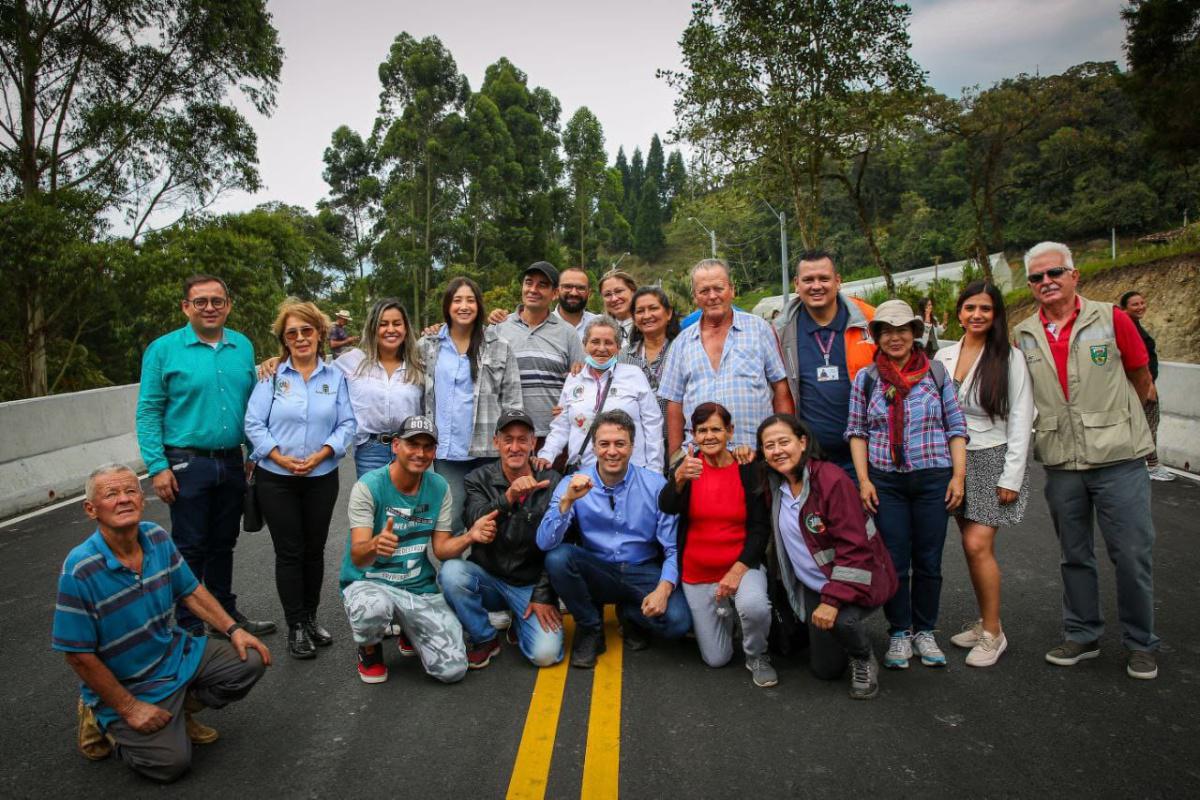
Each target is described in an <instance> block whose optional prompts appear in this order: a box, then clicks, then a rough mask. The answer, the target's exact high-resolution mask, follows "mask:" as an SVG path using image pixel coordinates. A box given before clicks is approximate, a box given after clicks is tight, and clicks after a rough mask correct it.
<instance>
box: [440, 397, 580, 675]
mask: <svg viewBox="0 0 1200 800" xmlns="http://www.w3.org/2000/svg"><path fill="white" fill-rule="evenodd" d="M535 440H536V437H535V436H534V434H533V420H531V419H530V418H529V415H528V414H526V413H525V412H524V411H520V410H515V409H510V410H508V411H505V412H504V413H503V414H501V415H500V419H499V421H498V422H497V423H496V435H495V436H494V437H493V438H492V443H493V444H494V445H495V447H496V450H497V451H498V452H499V453H500V459H499V460H498V461H494V462H492V463H490V464H487V465H485V466H482V467H479V468H478V469H476V470H473V471H472V472H470V473H468V474H467V477H466V480H465V481H464V485H465V488H466V496H467V499H466V506H465V508H464V509H463V524H464V525H466V526H468V527H469V528H470V530H472V531H473V530H475V527H474V526H475V525H476V524H477V523H479V522H480V521H481V520H484V521H486V520H489V519H490V520H494V522H495V534H494V535H493V536H492V537H491V538H488V536H487V534H486V532H480V533H479V534H477V535H476V536H475V537H474V538H473V537H472V535H471V533H469V532H468V533H466V534H463V535H462V536H450V535H449V534H446V533H442V532H437V533H435V534H434V536H433V552H434V555H436V556H437V557H438V558H440V559H442V561H443V563H442V572H441V575H440V578H439V579H440V581H441V584H442V591H443V592H444V593H445V596H446V602H447V603H449V604H450V607H451V608H452V609H454V613H455V614H457V615H458V618H459V620H460V621H461V622H462V625H463V628H464V629H465V631H466V635H467V641H468V642H470V643H471V644H470V645H469V646H468V647H467V665H468V667H470V668H471V669H482V668H483V667H486V666H487V665H488V663H489V662H490V661H491V659H492V656H494V655H496V654H497V653H499V652H500V639H499V636H498V635H497V634H496V631H495V629H494V628H492V626H491V624H490V623H489V622H488V612H489V611H510V610H511V611H512V613H513V618H514V620H515V621H514V623H513V625H512V627H510V628H509V631H510V633H509V635H510V636H512V635H514V633H515V635H516V637H517V644H518V645H519V646H520V648H521V652H522V653H523V654H524V655H525V657H526V658H528V659H529V660H530V661H531V662H532V663H533V664H534V665H535V666H538V667H548V666H550V665H551V664H557V663H558V662H559V661H561V660H562V657H563V634H562V618H561V617H560V616H559V613H558V598H557V596H556V595H555V594H554V590H553V589H552V588H551V586H550V578H549V576H548V575H547V574H546V569H545V566H544V562H545V554H544V553H543V552H542V551H541V550H540V549H539V548H538V546H537V529H538V525H539V524H541V521H542V515H544V514H545V513H546V507H547V506H548V505H549V504H550V496H551V495H552V494H553V493H554V488H555V487H556V486H557V485H558V482H559V481H560V480H561V479H562V476H561V475H559V474H558V473H557V472H555V471H554V470H550V469H545V470H535V469H534V468H533V464H532V462H531V460H530V457H531V456H532V455H533V452H534V443H535ZM468 548H470V554H469V555H467V556H465V557H463V554H464V553H465V552H467V549H468Z"/></svg>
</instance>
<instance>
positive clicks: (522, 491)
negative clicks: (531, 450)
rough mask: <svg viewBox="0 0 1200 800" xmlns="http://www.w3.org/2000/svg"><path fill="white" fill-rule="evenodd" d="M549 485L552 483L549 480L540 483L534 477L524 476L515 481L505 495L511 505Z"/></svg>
mask: <svg viewBox="0 0 1200 800" xmlns="http://www.w3.org/2000/svg"><path fill="white" fill-rule="evenodd" d="M549 485H550V481H548V480H544V481H539V480H538V479H537V478H535V477H534V476H532V475H522V476H521V477H519V478H517V479H516V480H515V481H513V482H512V484H511V485H510V486H509V487H508V489H506V490H505V492H504V493H505V494H506V495H507V497H508V502H509V504H510V505H511V504H513V503H515V502H517V501H518V500H520V499H521V498H523V497H525V495H528V494H532V493H533V492H536V491H537V490H538V489H545V488H546V487H547V486H549Z"/></svg>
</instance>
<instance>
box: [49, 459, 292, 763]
mask: <svg viewBox="0 0 1200 800" xmlns="http://www.w3.org/2000/svg"><path fill="white" fill-rule="evenodd" d="M86 497H87V499H86V500H84V503H83V508H84V511H85V512H86V513H87V515H88V516H89V517H91V518H92V519H94V520H96V523H97V528H96V531H95V532H94V533H93V534H92V535H91V536H90V537H88V538H87V540H86V541H84V542H83V543H82V544H80V545H79V546H78V547H76V548H75V549H73V550H72V551H71V552H70V554H69V555H68V556H67V559H66V561H65V562H64V563H63V570H62V574H61V575H60V576H59V579H58V597H57V599H56V602H55V608H54V631H53V634H52V646H53V648H54V649H55V650H58V651H60V652H62V653H65V654H66V659H67V663H68V664H69V665H70V666H71V668H72V669H73V670H75V672H76V673H77V674H78V675H79V677H80V679H81V681H82V686H81V695H82V696H81V697H80V700H79V707H78V713H79V726H78V732H79V749H80V751H81V752H82V753H83V754H84V755H85V756H87V757H88V758H90V759H93V760H96V759H101V758H105V757H107V756H108V755H109V754H110V753H111V752H114V751H115V752H116V754H117V756H118V758H120V759H121V760H122V761H124V762H125V763H127V764H128V765H129V766H130V767H132V768H133V769H134V770H136V771H137V772H139V773H141V774H143V775H145V776H147V777H149V778H152V779H154V780H158V781H162V782H169V781H172V780H174V779H175V778H177V777H179V776H180V775H182V774H183V773H184V771H186V770H187V768H188V766H189V765H190V764H191V757H192V743H193V742H194V743H197V744H207V743H209V742H212V741H215V740H216V738H217V732H216V731H215V730H213V729H212V728H209V727H208V726H206V725H203V724H201V723H199V722H197V721H196V720H194V719H192V713H193V712H194V711H198V710H200V709H202V708H205V707H211V708H221V707H222V706H224V705H226V704H227V703H230V702H232V701H234V700H240V699H242V698H243V697H245V696H246V693H247V692H249V691H250V689H251V687H253V686H254V684H255V683H256V682H257V681H258V679H259V678H261V677H262V674H263V669H264V667H265V666H266V665H268V664H270V663H271V654H270V652H269V651H268V650H267V648H266V646H264V645H263V644H262V642H260V641H259V640H258V639H256V638H255V637H254V636H252V635H251V634H249V633H247V632H246V631H245V630H243V629H242V626H241V624H240V623H238V622H235V621H234V619H233V617H231V616H230V615H229V614H228V613H227V612H226V611H225V609H224V608H222V607H221V604H220V603H219V602H217V600H216V598H214V597H213V596H212V594H211V593H210V592H209V591H208V590H207V589H205V588H204V587H203V586H201V585H200V583H199V582H198V581H197V580H196V577H195V576H194V575H193V574H192V571H191V569H189V568H188V565H187V563H186V562H185V561H184V560H183V558H182V557H181V556H180V555H179V551H178V550H177V549H176V548H175V545H174V543H172V541H171V537H170V535H169V534H168V533H167V532H166V531H165V530H163V529H162V528H161V527H159V526H158V525H155V524H154V523H152V522H142V508H143V504H144V497H143V495H142V489H141V485H140V484H139V483H138V479H137V475H136V474H134V472H133V470H131V469H130V468H129V467H127V466H124V465H122V464H106V465H104V466H102V467H99V468H97V469H96V470H95V471H93V472H92V474H91V475H90V476H89V477H88V481H87V496H86ZM176 603H181V604H182V605H183V606H185V607H186V608H187V609H188V610H189V611H191V612H192V613H193V614H195V615H196V617H198V618H199V619H201V620H202V621H204V622H207V623H208V624H209V625H211V626H212V627H213V628H215V629H217V630H219V631H224V632H225V634H226V635H227V636H228V637H229V641H228V642H225V641H215V640H210V639H208V638H207V637H204V636H191V635H189V634H188V633H185V632H184V630H183V629H182V628H180V627H179V626H178V625H177V624H176V623H175V619H174V613H175V605H176Z"/></svg>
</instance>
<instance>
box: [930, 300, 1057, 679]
mask: <svg viewBox="0 0 1200 800" xmlns="http://www.w3.org/2000/svg"><path fill="white" fill-rule="evenodd" d="M956 308H957V314H958V321H959V322H960V323H962V327H963V338H962V339H961V340H960V341H958V342H956V343H954V344H953V345H950V346H949V347H946V348H944V349H942V350H939V351H938V352H937V355H936V356H935V357H936V358H937V360H938V361H941V362H942V363H943V364H945V365H946V372H947V373H948V374H949V375H951V376H953V378H954V384H955V386H957V387H958V403H959V406H960V407H961V408H962V410H963V414H964V415H965V416H966V418H967V428H968V430H969V433H970V440H969V442H968V444H967V481H966V495H965V497H964V499H963V503H962V506H961V507H960V509H959V511H958V514H957V516H956V519H957V522H958V527H959V530H960V531H961V532H962V541H963V552H964V553H965V554H966V557H967V566H968V568H969V569H970V572H971V583H972V584H973V585H974V587H975V598H976V600H978V602H979V619H978V620H976V621H975V622H972V623H968V624H967V625H966V626H964V628H963V631H962V632H961V633H959V634H957V635H955V636H952V637H951V638H950V641H952V642H953V643H954V644H956V645H958V646H959V647H968V648H971V652H970V653H968V654H967V664H968V666H973V667H990V666H991V665H992V664H995V663H996V661H997V659H999V658H1000V654H1001V653H1003V652H1004V650H1005V649H1006V648H1007V647H1008V640H1007V638H1006V637H1005V635H1004V631H1003V630H1002V629H1001V627H1000V567H999V565H998V564H997V563H996V554H995V540H996V531H998V530H999V529H1000V527H1001V526H1002V525H1015V524H1017V523H1018V522H1020V521H1021V518H1022V516H1023V515H1024V513H1025V503H1026V502H1027V500H1028V499H1029V463H1028V461H1029V440H1030V437H1031V435H1032V431H1033V416H1034V410H1033V392H1032V388H1031V386H1030V381H1029V371H1028V369H1027V368H1026V366H1025V359H1024V358H1023V357H1022V355H1021V352H1020V351H1019V350H1017V349H1015V348H1014V347H1013V346H1012V345H1011V344H1010V343H1009V340H1008V315H1007V313H1006V312H1005V309H1004V297H1003V296H1002V295H1001V294H1000V291H999V290H998V289H997V288H996V287H995V286H993V285H992V284H990V283H986V282H985V281H974V282H972V283H970V284H968V285H967V286H966V288H964V289H963V290H962V292H961V293H960V294H959V296H958V304H957V307H956Z"/></svg>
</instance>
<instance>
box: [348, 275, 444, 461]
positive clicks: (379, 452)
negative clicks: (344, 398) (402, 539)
mask: <svg viewBox="0 0 1200 800" xmlns="http://www.w3.org/2000/svg"><path fill="white" fill-rule="evenodd" d="M412 333H413V331H412V328H411V327H410V326H409V324H408V312H407V311H405V310H404V306H403V305H402V304H401V302H400V301H399V300H397V299H396V298H394V297H385V298H383V299H382V300H378V301H376V302H375V305H373V306H371V310H370V311H369V312H367V318H366V320H365V321H364V322H363V332H362V341H361V343H360V344H359V347H358V348H355V349H352V350H349V351H347V352H345V353H343V354H342V355H340V356H338V358H337V360H335V361H334V362H333V363H334V366H336V367H337V368H338V369H340V370H341V371H342V372H343V373H345V375H346V383H347V385H348V388H349V389H350V405H351V406H353V407H354V418H355V420H357V422H358V434H357V435H356V436H355V439H354V466H355V468H356V470H357V473H358V477H360V478H361V477H362V476H363V474H364V473H367V472H370V471H371V470H373V469H378V468H379V467H382V466H385V465H386V464H388V463H389V462H390V461H391V460H392V446H391V434H392V433H394V432H395V431H398V430H400V424H401V423H402V422H404V420H405V419H407V418H408V417H411V416H413V415H415V414H422V413H424V412H423V408H424V402H425V370H424V368H423V366H422V364H421V360H420V358H419V357H418V356H417V337H416V336H414V335H412Z"/></svg>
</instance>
